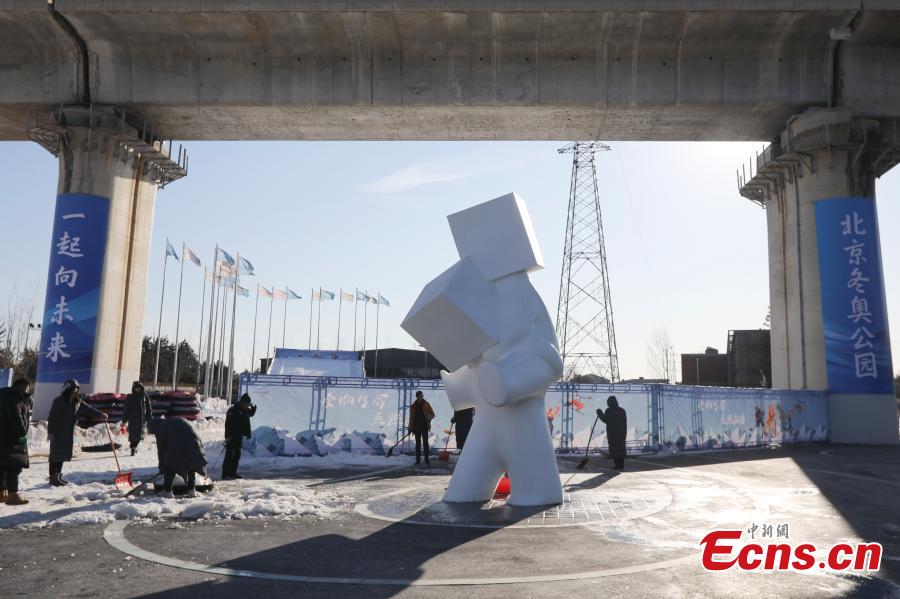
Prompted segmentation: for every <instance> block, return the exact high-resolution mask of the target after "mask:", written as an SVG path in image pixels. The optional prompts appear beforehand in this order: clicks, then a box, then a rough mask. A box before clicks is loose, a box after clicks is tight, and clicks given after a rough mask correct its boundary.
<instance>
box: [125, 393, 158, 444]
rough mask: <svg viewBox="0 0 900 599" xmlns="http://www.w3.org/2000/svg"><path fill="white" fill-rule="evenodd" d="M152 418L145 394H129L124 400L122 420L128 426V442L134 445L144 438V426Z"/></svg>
mask: <svg viewBox="0 0 900 599" xmlns="http://www.w3.org/2000/svg"><path fill="white" fill-rule="evenodd" d="M152 417H153V408H152V407H151V406H150V398H149V397H147V394H146V393H143V392H141V393H139V394H135V393H130V394H129V395H128V397H126V398H125V411H124V412H123V413H122V420H124V421H125V423H126V424H127V425H128V441H129V443H131V444H132V445H135V444H137V443H139V442H140V441H141V439H143V438H144V424H146V423H147V422H150V419H151V418H152Z"/></svg>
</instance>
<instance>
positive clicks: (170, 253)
mask: <svg viewBox="0 0 900 599" xmlns="http://www.w3.org/2000/svg"><path fill="white" fill-rule="evenodd" d="M169 256H172V257H173V258H175V260H178V252H176V251H175V248H173V247H172V244H171V243H170V242H169V240H168V239H166V258H168V257H169Z"/></svg>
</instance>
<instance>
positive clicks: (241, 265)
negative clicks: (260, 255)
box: [237, 257, 253, 276]
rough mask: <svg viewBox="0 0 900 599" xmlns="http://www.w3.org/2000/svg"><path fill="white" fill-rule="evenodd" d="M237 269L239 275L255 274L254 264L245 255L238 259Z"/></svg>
mask: <svg viewBox="0 0 900 599" xmlns="http://www.w3.org/2000/svg"><path fill="white" fill-rule="evenodd" d="M237 267H238V268H237V270H238V274H239V275H247V276H253V265H252V264H251V263H250V261H249V260H247V259H246V258H244V257H241V258H240V259H238V265H237Z"/></svg>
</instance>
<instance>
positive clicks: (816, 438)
mask: <svg viewBox="0 0 900 599" xmlns="http://www.w3.org/2000/svg"><path fill="white" fill-rule="evenodd" d="M417 390H422V391H423V392H424V393H425V398H426V399H427V400H428V401H429V402H430V403H431V405H432V407H433V408H434V411H435V420H434V421H433V423H432V434H431V436H430V443H431V445H432V447H433V448H443V447H444V446H445V444H447V442H448V438H449V443H450V448H451V449H453V448H455V447H456V443H455V441H454V439H453V437H450V436H449V435H448V431H449V429H450V418H451V417H452V416H453V411H452V408H451V407H450V402H449V401H448V399H447V395H446V391H445V389H444V385H443V383H442V381H440V380H416V379H396V380H389V379H365V378H335V377H302V376H281V375H244V376H242V377H241V391H242V392H244V391H246V392H249V393H250V395H251V396H252V397H253V399H254V401H255V402H256V404H257V405H258V406H259V411H258V412H257V415H256V417H255V418H254V420H253V425H254V427H259V426H272V427H278V428H281V429H286V430H287V431H289V432H290V433H291V434H296V433H298V432H302V431H305V430H309V429H314V430H319V431H322V432H323V433H325V435H326V436H327V438H328V442H329V443H332V444H337V445H340V446H341V447H343V446H346V448H345V449H346V450H349V451H356V450H365V447H369V448H371V449H373V451H376V452H377V451H380V445H379V443H381V444H383V445H385V446H387V445H389V444H393V443H395V442H396V441H397V440H398V439H400V438H401V437H402V436H403V435H404V434H405V433H406V432H407V429H406V425H407V420H408V418H409V405H410V403H411V402H412V401H413V400H414V399H415V392H416V391H417ZM610 395H615V396H616V397H617V398H618V400H619V405H621V406H622V407H623V408H624V409H625V410H626V412H627V413H628V431H627V437H626V440H627V444H628V450H629V451H657V450H664V451H686V450H691V449H702V448H714V447H751V446H758V445H766V444H770V443H804V442H823V441H827V440H828V437H829V423H828V406H827V396H826V394H825V392H819V391H787V390H780V389H735V388H723V387H693V386H686V385H621V384H619V385H609V384H607V385H603V384H596V385H588V384H568V383H555V384H554V385H551V387H550V388H549V389H548V391H547V395H546V398H545V405H546V409H547V418H548V427H549V428H550V432H551V436H552V439H553V445H554V447H555V448H556V449H557V450H561V451H579V452H580V451H584V449H585V447H586V446H587V443H588V437H589V435H590V430H591V426H592V425H593V423H594V419H595V417H596V410H597V408H602V409H605V408H606V399H607V397H609V396H610ZM567 406H570V407H571V414H572V421H571V438H569V439H566V440H564V439H563V438H562V435H563V434H565V433H566V430H565V427H564V426H563V425H564V423H563V416H564V412H565V410H566V407H567ZM476 418H477V414H476ZM382 435H383V437H382ZM376 440H377V442H376ZM364 446H365V447H364ZM590 446H591V448H592V449H594V450H599V449H602V448H606V447H607V440H606V427H605V426H604V425H603V423H598V425H597V428H596V430H595V432H594V437H593V439H592V440H591V444H590ZM411 448H412V444H411V443H407V444H404V446H403V447H401V448H400V449H401V450H403V451H408V450H410V449H411Z"/></svg>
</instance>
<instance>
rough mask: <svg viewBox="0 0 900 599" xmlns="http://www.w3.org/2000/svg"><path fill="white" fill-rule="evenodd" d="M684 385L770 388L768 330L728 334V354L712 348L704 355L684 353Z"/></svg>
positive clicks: (770, 366) (682, 373) (682, 372)
mask: <svg viewBox="0 0 900 599" xmlns="http://www.w3.org/2000/svg"><path fill="white" fill-rule="evenodd" d="M681 382H682V384H684V385H709V386H717V387H771V386H772V349H771V337H770V333H769V331H768V330H766V329H759V330H739V331H728V352H727V353H725V354H720V353H719V351H718V350H717V349H715V348H712V347H707V348H706V351H705V352H704V353H702V354H681Z"/></svg>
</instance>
